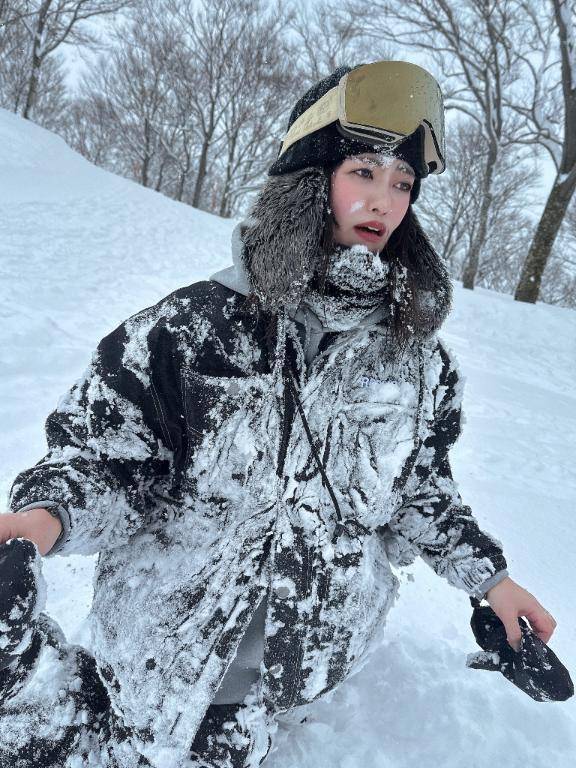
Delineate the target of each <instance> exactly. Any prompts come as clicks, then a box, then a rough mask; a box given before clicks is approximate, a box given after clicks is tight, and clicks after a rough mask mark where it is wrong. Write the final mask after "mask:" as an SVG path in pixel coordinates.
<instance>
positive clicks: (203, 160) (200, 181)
mask: <svg viewBox="0 0 576 768" xmlns="http://www.w3.org/2000/svg"><path fill="white" fill-rule="evenodd" d="M211 138H212V137H211V136H210V137H208V136H205V137H204V141H203V142H202V151H201V152H200V162H199V163H198V173H197V174H196V183H195V184H194V194H193V195H192V206H193V207H194V208H198V206H199V205H200V200H201V199H202V187H203V186H204V180H205V179H206V168H207V167H208V149H209V148H210V139H211Z"/></svg>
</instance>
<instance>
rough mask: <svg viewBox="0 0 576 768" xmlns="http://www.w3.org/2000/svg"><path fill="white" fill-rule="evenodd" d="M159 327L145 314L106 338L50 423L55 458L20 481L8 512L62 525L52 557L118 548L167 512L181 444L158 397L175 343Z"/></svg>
mask: <svg viewBox="0 0 576 768" xmlns="http://www.w3.org/2000/svg"><path fill="white" fill-rule="evenodd" d="M156 320H157V317H155V316H154V313H153V312H152V311H151V309H149V310H144V311H143V312H142V313H139V314H138V315H134V316H133V317H131V318H129V319H128V320H127V321H125V322H124V323H122V324H121V325H120V326H119V327H118V328H117V329H116V330H115V331H113V332H112V333H111V334H109V335H108V336H106V337H105V338H104V339H102V341H101V342H100V344H99V345H98V347H97V349H96V351H95V353H94V355H93V356H92V360H91V363H90V365H89V366H88V368H87V370H86V371H85V373H84V374H83V376H82V377H81V378H80V379H79V380H78V381H77V382H76V383H75V384H74V386H73V387H72V388H71V390H70V391H69V392H68V393H67V394H66V395H65V396H64V397H62V398H61V399H60V401H59V403H58V406H57V408H56V409H55V410H54V411H53V412H52V413H51V414H50V415H49V416H48V418H47V420H46V441H47V444H48V453H47V454H46V456H45V457H44V458H43V459H41V460H40V461H39V462H38V463H37V464H35V465H34V466H33V467H31V468H29V469H26V470H24V471H23V472H21V473H20V474H19V475H18V476H17V477H16V479H15V480H14V483H13V485H12V488H11V490H10V495H9V507H10V510H11V511H13V512H18V511H22V510H25V509H30V508H32V507H40V506H44V507H47V508H48V509H49V511H50V512H51V514H54V515H56V516H58V517H59V518H60V519H61V521H62V525H63V531H62V534H61V536H60V538H59V540H58V541H57V542H56V544H55V546H54V547H53V548H52V550H51V551H50V553H49V554H85V555H87V554H93V553H95V552H98V551H100V550H102V549H110V548H113V547H115V546H118V545H120V544H122V543H124V542H125V541H126V540H127V539H128V537H129V536H131V535H132V534H133V533H135V532H136V531H137V530H138V529H139V528H140V527H141V526H142V524H143V523H144V521H145V520H146V519H147V518H149V517H150V516H153V515H154V514H155V511H156V510H157V509H158V507H159V505H160V504H161V501H162V496H163V493H164V491H165V486H166V485H167V484H168V483H169V480H170V475H171V468H172V463H173V447H174V445H173V436H172V434H171V430H170V429H169V426H168V424H167V420H166V418H165V410H164V408H163V398H162V393H161V390H162V389H163V388H164V385H165V384H166V382H167V381H168V374H167V370H168V366H169V365H170V360H169V359H167V357H168V350H167V349H166V347H167V336H168V335H167V334H166V333H165V328H162V327H161V326H160V325H159V324H158V323H157V322H155V321H156Z"/></svg>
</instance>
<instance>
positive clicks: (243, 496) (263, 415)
mask: <svg viewBox="0 0 576 768" xmlns="http://www.w3.org/2000/svg"><path fill="white" fill-rule="evenodd" d="M280 178H281V177H280ZM246 262H247V263H248V260H246ZM251 278H252V275H251ZM273 317H276V315H274V316H273ZM280 317H281V319H280V320H278V319H277V323H276V330H277V333H276V336H275V344H276V345H275V346H274V345H271V344H270V340H269V336H268V333H269V329H270V321H271V316H270V315H269V313H267V312H265V311H262V310H258V308H257V307H256V306H255V305H254V304H252V303H247V301H246V297H245V296H244V295H243V294H242V293H240V292H238V291H235V290H232V289H231V288H227V287H225V286H224V285H222V284H221V283H218V282H216V281H214V280H210V281H203V282H199V283H195V284H193V285H190V286H187V287H185V288H182V289H180V290H178V291H175V292H174V293H172V294H170V295H169V296H167V297H166V298H165V299H163V300H162V301H160V302H159V303H158V304H156V305H155V306H153V307H150V308H148V309H145V310H143V311H141V312H139V313H137V314H136V315H134V316H132V317H130V318H128V319H127V320H126V321H125V322H123V323H122V324H121V325H120V326H119V327H118V328H117V329H116V330H114V331H113V332H112V333H111V334H109V335H108V336H107V337H106V338H104V339H103V340H102V341H101V342H100V344H99V346H98V349H97V351H96V352H95V354H94V357H93V359H92V362H91V365H90V366H89V368H88V369H87V370H86V371H85V373H84V374H83V376H82V377H81V378H80V379H79V380H78V381H77V382H76V384H75V385H74V386H73V387H72V389H71V391H70V392H69V393H68V394H67V396H65V397H64V398H62V399H61V401H60V402H59V404H58V407H57V408H56V410H55V411H54V412H53V413H52V414H50V416H49V417H48V419H47V423H46V434H47V440H48V446H49V452H48V454H47V455H46V457H44V458H43V459H42V460H41V461H39V462H38V464H36V465H35V466H33V467H31V468H29V469H27V470H25V471H24V472H22V473H21V474H20V475H19V476H18V477H17V478H16V480H15V482H14V484H13V487H12V490H11V497H10V508H11V509H12V510H13V511H16V510H19V509H22V508H25V507H26V506H52V507H56V508H57V511H58V513H59V514H60V516H61V519H62V521H63V524H64V533H63V536H62V538H61V540H60V541H59V542H58V543H57V545H56V547H55V548H54V550H53V553H58V554H62V555H66V554H72V553H74V554H86V555H88V554H93V553H99V557H98V562H97V568H96V575H95V582H94V602H93V607H92V613H91V617H92V621H93V627H94V648H93V650H94V653H95V656H96V660H97V663H98V667H99V671H100V674H101V676H102V678H103V680H104V681H105V682H106V686H107V688H108V692H109V695H110V698H111V701H112V704H113V709H114V712H115V716H116V718H117V720H118V732H122V733H124V734H129V738H130V741H131V743H132V744H133V746H134V749H135V750H136V751H137V752H139V753H141V754H143V755H145V756H146V757H147V759H148V760H150V762H151V764H152V765H154V766H166V765H170V766H179V765H180V764H182V765H184V764H185V760H186V757H187V755H188V749H189V745H190V743H191V740H192V738H193V736H194V733H195V732H196V730H197V728H198V726H199V724H200V722H201V721H202V718H203V716H204V713H205V711H206V709H207V707H208V705H209V704H210V702H211V701H212V699H213V698H214V694H215V691H216V690H217V688H218V686H219V684H220V682H221V680H222V678H223V676H224V675H225V673H226V670H227V668H228V667H229V666H230V664H231V662H232V660H233V657H234V654H235V651H236V649H237V647H238V644H239V642H240V640H241V638H242V636H243V633H244V632H245V630H246V627H247V625H248V624H249V622H250V619H251V617H252V616H253V615H254V612H255V611H256V609H257V608H258V606H259V605H260V603H261V601H262V600H267V613H266V625H265V633H266V636H265V653H264V668H263V670H262V671H263V675H262V678H261V680H260V683H259V685H258V691H257V696H258V700H259V702H260V703H261V706H262V709H263V711H266V712H267V713H274V712H281V711H285V710H288V709H290V708H291V707H294V706H297V705H300V704H305V703H307V702H310V701H313V700H314V699H315V698H317V697H318V696H321V695H322V694H323V693H325V692H327V691H329V690H330V689H332V688H333V687H334V686H336V685H337V684H338V683H340V682H341V681H342V680H344V679H345V678H346V677H347V675H348V674H349V673H350V672H351V671H352V670H353V669H355V668H357V667H358V665H359V664H360V663H362V660H363V659H365V658H366V654H367V652H368V651H369V649H370V648H371V647H373V646H374V644H375V643H377V642H378V640H379V639H380V637H381V630H382V627H383V623H384V618H385V616H386V614H387V612H388V610H389V609H390V607H391V605H392V604H393V602H394V599H395V597H396V595H397V592H398V579H397V577H396V576H395V575H394V573H393V571H392V568H391V564H392V565H402V564H407V563H409V562H412V561H413V560H414V558H415V557H416V556H418V555H420V556H421V557H423V558H424V559H425V560H426V562H427V563H429V564H430V566H431V567H432V568H433V569H434V570H435V571H436V573H438V574H439V575H440V576H442V577H444V578H445V579H447V581H448V582H449V583H450V584H452V585H453V586H455V587H457V588H459V589H462V590H463V591H465V592H466V593H467V594H469V595H474V594H481V593H482V592H483V591H484V590H485V589H486V585H487V584H491V583H495V582H492V581H490V580H491V579H492V577H494V576H496V579H497V578H498V574H501V573H502V572H503V571H504V569H505V568H506V562H505V560H504V557H503V554H502V549H501V545H500V543H499V542H498V541H497V540H496V539H495V538H493V537H492V536H490V535H488V534H487V533H484V532H483V531H481V530H480V529H479V527H478V524H477V522H476V520H475V518H474V517H473V516H472V513H471V511H470V509H469V508H468V507H467V506H465V505H464V504H463V502H462V500H461V498H460V495H459V493H458V490H457V487H456V484H455V482H454V481H453V479H452V476H451V472H450V466H449V461H448V451H449V449H450V447H451V446H452V445H453V444H454V442H455V440H456V439H457V437H458V435H459V432H460V418H461V416H460V407H461V400H462V384H461V379H460V377H459V374H458V370H457V367H456V364H455V361H454V359H453V357H452V356H451V355H450V353H449V352H448V350H447V349H446V348H445V346H444V345H443V344H442V342H441V341H440V340H439V339H438V336H437V329H438V324H436V325H434V326H433V327H431V328H430V329H427V332H426V333H424V334H421V335H419V336H415V338H414V340H413V341H412V342H411V343H409V344H408V345H407V346H406V348H405V349H404V351H403V353H402V354H401V355H400V356H398V355H394V354H392V353H391V349H392V345H391V341H390V329H389V328H388V327H387V326H386V324H382V323H377V324H375V325H373V326H368V327H362V328H356V329H354V330H351V331H346V332H340V333H328V334H326V335H324V336H323V338H322V341H321V343H320V346H319V349H318V352H317V354H316V356H315V357H314V359H313V360H312V362H311V363H310V365H307V364H306V361H305V356H304V349H303V345H302V336H301V333H300V329H299V327H298V323H297V322H296V321H295V320H294V319H292V318H291V317H290V316H289V315H288V314H287V313H281V314H280ZM279 346H281V347H282V349H281V351H282V355H283V359H282V365H280V366H279V365H278V349H279ZM287 365H289V366H290V367H291V370H292V371H293V375H294V379H295V381H296V383H297V394H298V397H299V400H300V403H301V405H302V408H303V411H304V415H305V418H306V422H307V424H308V428H309V431H310V433H311V436H312V439H313V441H314V445H315V449H316V452H317V453H318V454H319V455H320V457H321V460H322V465H323V469H324V473H322V474H321V472H320V471H319V468H318V464H317V462H316V460H315V459H314V456H313V451H312V448H311V445H310V440H309V435H307V434H306V430H305V428H304V421H303V419H302V417H301V415H300V413H299V411H298V408H297V404H296V403H295V399H294V397H293V395H292V394H291V391H290V389H289V387H288V386H287V380H286V366H287ZM323 474H324V475H325V476H326V477H327V478H328V479H329V481H330V489H328V487H327V485H326V483H325V481H324V478H323V476H322V475H323ZM335 502H336V504H337V507H338V510H339V512H338V514H337V513H336V507H335Z"/></svg>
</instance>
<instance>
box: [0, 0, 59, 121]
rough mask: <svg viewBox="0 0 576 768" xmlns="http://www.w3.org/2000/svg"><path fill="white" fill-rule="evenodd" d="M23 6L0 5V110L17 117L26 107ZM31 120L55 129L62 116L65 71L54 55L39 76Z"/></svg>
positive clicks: (27, 46) (26, 45) (15, 2)
mask: <svg viewBox="0 0 576 768" xmlns="http://www.w3.org/2000/svg"><path fill="white" fill-rule="evenodd" d="M26 18H27V14H26V2H25V1H24V0H21V1H20V2H18V0H13V1H12V2H10V3H7V2H4V3H3V4H0V106H2V107H4V108H5V109H9V110H11V111H12V112H15V113H17V114H21V113H22V111H23V109H24V106H25V104H26V98H27V93H28V83H29V69H30V66H29V64H30V50H29V49H30V37H29V34H28V31H27V29H26V26H25V23H24V22H25V19H26ZM37 92H38V96H37V100H36V107H35V114H34V117H35V119H36V122H38V123H40V124H41V125H43V126H45V127H47V128H51V129H55V128H56V127H58V126H59V125H60V124H61V122H62V120H63V119H64V116H65V111H66V105H67V90H66V86H65V69H64V64H63V61H62V58H61V56H60V55H59V53H58V52H56V53H55V54H54V55H53V56H51V57H49V58H48V59H47V60H46V62H45V63H44V67H43V68H42V70H41V71H40V74H39V85H38V88H37Z"/></svg>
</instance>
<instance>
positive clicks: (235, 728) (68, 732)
mask: <svg viewBox="0 0 576 768" xmlns="http://www.w3.org/2000/svg"><path fill="white" fill-rule="evenodd" d="M30 633H31V634H29V635H28V637H27V638H26V640H27V642H26V646H27V647H26V650H25V651H24V652H23V653H22V654H21V655H19V656H15V657H14V658H15V660H14V662H13V663H12V664H11V665H10V666H8V667H5V668H4V669H1V670H0V768H91V767H92V766H93V767H94V768H145V767H146V766H149V765H150V763H149V762H148V760H146V758H144V757H143V756H142V755H138V754H136V753H135V751H134V749H133V748H131V746H130V737H129V734H127V733H125V732H122V729H121V728H120V727H119V725H118V723H117V722H116V719H115V717H114V712H113V709H112V708H111V706H110V700H109V698H108V694H107V691H106V688H105V687H104V684H103V683H102V681H101V679H100V677H99V675H98V672H97V669H96V662H95V660H94V658H93V656H92V655H91V654H90V653H89V652H88V651H87V650H86V649H85V648H83V647H81V646H79V645H71V644H69V643H67V642H66V639H65V637H64V635H63V633H62V631H61V629H60V627H59V626H58V624H57V623H56V622H55V621H54V620H53V619H51V618H50V617H48V616H47V615H46V614H44V613H40V615H39V616H38V618H37V619H36V622H35V624H34V627H33V629H31V630H30ZM22 645H24V643H23V644H22ZM246 706H247V705H245V704H230V705H213V706H211V707H209V709H208V711H207V714H206V716H205V718H204V721H203V722H202V724H201V726H200V728H199V730H198V732H197V734H196V736H195V738H194V741H193V743H192V744H191V745H190V758H189V760H190V762H189V768H244V766H245V765H246V764H247V763H248V761H249V765H250V766H257V765H259V764H261V763H262V762H263V760H264V758H265V757H266V755H267V754H268V751H269V750H270V745H271V739H270V737H269V741H268V749H267V750H266V753H265V754H254V753H253V750H254V744H253V741H252V740H251V739H250V734H249V733H246V732H245V731H243V728H242V725H241V722H245V719H243V718H240V721H239V720H238V719H237V718H236V715H237V714H238V713H239V712H240V711H241V710H243V709H244V708H245V707H246ZM187 768H188V766H187Z"/></svg>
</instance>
